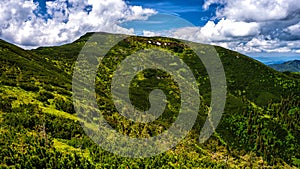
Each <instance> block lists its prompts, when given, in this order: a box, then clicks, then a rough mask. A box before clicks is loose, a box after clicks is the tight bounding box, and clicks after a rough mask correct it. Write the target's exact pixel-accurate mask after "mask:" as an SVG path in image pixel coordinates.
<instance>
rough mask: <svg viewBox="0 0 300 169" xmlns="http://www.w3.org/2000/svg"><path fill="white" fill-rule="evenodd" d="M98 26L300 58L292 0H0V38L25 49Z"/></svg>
mask: <svg viewBox="0 0 300 169" xmlns="http://www.w3.org/2000/svg"><path fill="white" fill-rule="evenodd" d="M100 31H102V32H110V33H123V34H130V35H133V34H136V35H142V36H167V37H174V38H179V39H185V40H190V41H194V42H200V43H207V44H214V45H219V46H222V47H225V48H228V49H232V50H235V51H238V52H241V53H243V54H246V55H248V56H251V57H253V58H256V59H258V60H260V61H262V62H264V63H266V64H269V63H279V62H283V61H287V60H293V59H299V60H300V3H299V1H298V0H152V1H149V0H126V1H123V0H1V1H0V38H1V39H4V40H6V41H8V42H11V43H13V44H16V45H18V46H20V47H22V48H25V49H32V48H37V47H39V46H55V45H62V44H65V43H70V42H72V41H74V40H76V39H78V38H79V37H80V36H82V35H84V34H85V33H86V32H100Z"/></svg>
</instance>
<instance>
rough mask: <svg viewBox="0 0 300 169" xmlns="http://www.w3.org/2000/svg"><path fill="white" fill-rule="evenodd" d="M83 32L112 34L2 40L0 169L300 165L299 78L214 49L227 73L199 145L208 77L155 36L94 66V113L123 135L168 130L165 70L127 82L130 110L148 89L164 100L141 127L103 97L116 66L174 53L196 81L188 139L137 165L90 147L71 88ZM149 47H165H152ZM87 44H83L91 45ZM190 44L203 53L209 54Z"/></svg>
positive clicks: (183, 52)
mask: <svg viewBox="0 0 300 169" xmlns="http://www.w3.org/2000/svg"><path fill="white" fill-rule="evenodd" d="M91 35H94V36H104V35H105V36H108V37H113V36H115V35H112V34H104V33H95V34H93V33H89V34H87V35H85V36H83V37H82V38H80V39H78V40H77V41H75V42H73V43H70V44H66V45H62V46H55V47H41V48H38V49H35V50H23V49H21V48H18V47H16V46H14V45H11V44H9V43H7V42H5V41H0V64H1V67H0V68H1V69H0V149H1V151H0V168H1V167H4V168H5V167H15V168H18V167H19V168H34V167H35V168H111V167H112V168H117V167H121V168H131V167H132V168H157V167H161V168H264V167H269V168H291V167H294V168H297V167H300V152H299V151H297V150H299V149H300V140H299V139H298V138H299V137H300V132H299V131H300V123H299V122H300V116H299V114H300V109H299V107H300V98H299V96H300V85H299V84H300V80H299V78H297V76H290V75H289V74H284V73H281V72H278V71H275V70H273V69H272V68H269V67H267V66H266V65H264V64H262V63H260V62H258V61H256V60H254V59H251V58H249V57H247V56H245V55H242V54H240V53H237V52H234V51H231V50H227V49H225V48H222V47H215V49H216V51H217V52H218V55H219V57H220V59H221V61H222V63H223V66H224V70H225V74H226V80H227V89H228V92H227V101H226V106H225V111H224V114H223V116H222V120H221V122H220V124H219V126H218V127H217V129H216V132H215V133H214V134H213V136H212V137H211V138H210V139H209V140H208V141H207V142H205V143H204V144H199V143H198V137H199V132H200V130H201V128H202V125H203V123H204V121H205V120H206V117H207V114H208V112H209V111H210V96H211V91H210V82H209V77H208V74H207V72H206V69H205V67H204V65H203V64H202V63H201V61H200V60H199V58H198V57H197V56H196V55H195V53H194V52H193V51H192V50H191V49H190V48H189V47H188V46H186V45H184V44H183V43H182V42H181V41H179V40H176V39H172V38H163V37H150V38H147V37H137V36H131V37H128V38H127V39H125V40H123V41H121V42H120V43H118V44H117V45H116V46H114V47H113V48H112V49H111V50H110V51H109V52H108V53H107V55H106V56H105V57H104V59H103V60H102V64H100V65H99V72H98V73H99V74H98V75H97V77H96V83H95V87H96V89H95V91H96V98H97V101H98V105H99V109H100V110H101V112H102V113H103V115H104V116H105V119H106V120H107V121H108V123H109V124H110V125H111V126H112V127H113V128H114V129H115V130H117V131H118V132H120V133H122V134H125V135H130V136H131V137H152V136H154V135H158V134H160V133H161V132H162V131H164V130H166V129H168V128H169V127H170V124H172V123H173V122H174V120H173V119H175V118H176V117H177V114H178V109H179V107H180V105H179V103H180V100H179V102H175V101H178V98H180V97H179V93H180V91H178V90H179V89H178V87H177V84H176V83H174V82H173V80H172V78H171V77H170V75H169V74H167V73H165V72H160V71H153V70H148V71H147V70H146V71H143V72H141V73H139V74H138V75H137V76H136V77H135V78H134V79H133V80H132V88H131V89H130V93H131V95H130V99H131V101H132V103H133V105H134V106H135V107H136V108H138V109H141V110H147V109H148V108H149V104H150V103H149V100H148V97H149V93H150V91H152V89H156V87H158V88H160V89H162V90H163V91H164V92H165V93H166V95H167V100H168V101H169V102H171V103H172V104H168V106H166V107H167V108H166V110H165V112H164V113H163V114H162V116H161V118H159V119H157V122H153V123H150V124H147V125H144V124H140V123H132V121H129V120H126V119H125V118H124V117H123V116H121V115H120V114H119V113H118V112H117V110H116V108H115V107H114V103H113V102H112V100H111V97H110V93H111V91H110V89H111V88H110V82H111V80H112V75H113V72H114V71H115V69H116V68H117V66H118V64H120V63H121V61H122V60H124V59H125V58H126V57H127V56H129V55H130V54H132V53H135V52H136V51H139V50H142V49H151V48H156V49H162V50H164V51H168V52H171V53H172V54H174V55H175V56H178V57H180V59H182V60H183V61H184V62H185V63H186V64H187V65H188V66H189V67H190V68H191V70H192V71H193V73H194V75H195V78H196V80H197V82H198V85H199V93H200V95H201V105H200V106H201V107H200V110H199V112H198V117H197V121H196V124H195V125H194V128H193V129H192V131H191V132H190V135H188V136H187V137H186V138H185V139H184V140H183V141H182V142H181V143H180V144H179V145H177V146H176V147H174V148H173V149H171V150H169V151H168V152H166V153H163V154H160V155H158V156H154V157H151V158H145V159H129V158H121V157H118V156H115V155H114V154H112V153H109V152H107V151H105V150H104V149H102V148H101V147H99V146H97V145H96V144H95V143H94V142H93V141H92V140H91V139H90V138H89V137H88V136H87V135H86V134H85V133H84V131H83V129H82V128H81V126H80V123H79V120H78V118H77V116H76V114H74V113H75V112H74V107H73V102H72V84H71V82H72V73H73V72H72V71H73V69H74V64H75V61H76V59H77V57H78V54H79V53H80V51H81V49H82V47H83V46H84V44H85V43H86V42H87V41H88V39H89V37H90V36H91ZM149 41H153V42H154V41H155V42H159V43H161V44H165V43H166V44H170V45H161V46H159V45H156V44H157V43H156V44H153V43H151V44H149ZM94 44H95V42H93V41H89V42H87V45H88V46H90V47H91V49H92V48H93V45H94ZM196 45H198V46H199V47H201V48H202V49H203V52H204V53H205V51H208V50H209V49H211V48H212V46H210V45H204V44H196ZM180 71H182V70H180ZM157 77H160V78H159V79H158V78H157ZM83 87H84V86H83ZM83 90H84V88H83ZM176 99H177V100H176ZM172 101H174V102H172ZM90 113H93V112H90ZM87 120H90V121H93V120H97V119H94V118H93V119H87ZM161 130H162V131H161ZM140 131H142V132H140ZM12 145H13V146H12Z"/></svg>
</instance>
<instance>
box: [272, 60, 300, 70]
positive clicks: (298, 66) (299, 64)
mask: <svg viewBox="0 0 300 169" xmlns="http://www.w3.org/2000/svg"><path fill="white" fill-rule="evenodd" d="M269 66H270V67H271V68H273V69H275V70H277V71H280V72H285V71H288V72H300V60H293V61H288V62H284V63H282V64H272V65H269Z"/></svg>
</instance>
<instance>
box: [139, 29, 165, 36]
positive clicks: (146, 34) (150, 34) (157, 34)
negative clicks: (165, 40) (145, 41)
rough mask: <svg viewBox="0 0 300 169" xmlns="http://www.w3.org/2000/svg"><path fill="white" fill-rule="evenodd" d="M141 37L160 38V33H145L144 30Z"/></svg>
mask: <svg viewBox="0 0 300 169" xmlns="http://www.w3.org/2000/svg"><path fill="white" fill-rule="evenodd" d="M143 36H146V37H153V36H161V34H160V33H156V32H152V31H146V30H144V31H143Z"/></svg>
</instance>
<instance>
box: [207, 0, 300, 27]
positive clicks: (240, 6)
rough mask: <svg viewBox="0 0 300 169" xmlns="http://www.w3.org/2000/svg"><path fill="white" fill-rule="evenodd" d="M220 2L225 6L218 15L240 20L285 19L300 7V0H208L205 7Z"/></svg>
mask: <svg viewBox="0 0 300 169" xmlns="http://www.w3.org/2000/svg"><path fill="white" fill-rule="evenodd" d="M215 3H220V4H224V5H225V7H224V8H222V9H220V10H218V12H217V16H218V17H224V16H226V17H227V18H229V19H238V20H240V21H257V22H261V21H270V20H280V19H285V18H287V17H288V16H290V15H291V14H293V13H294V12H296V11H297V10H298V9H299V8H300V3H299V1H298V0H207V1H206V2H205V3H204V5H203V8H204V9H207V8H208V7H209V6H210V5H212V4H215Z"/></svg>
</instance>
